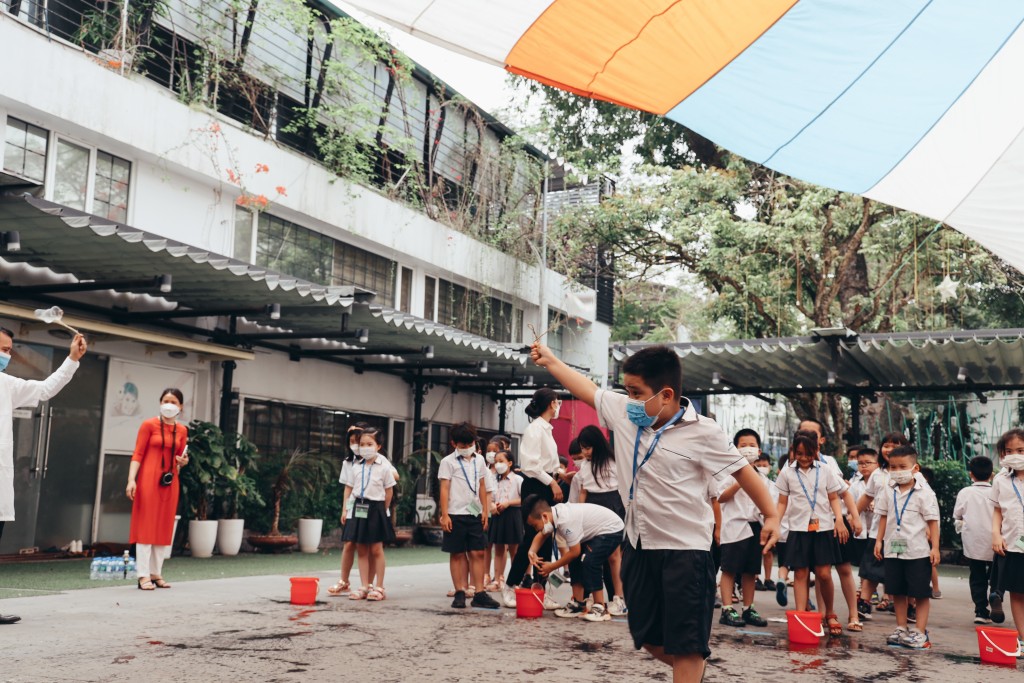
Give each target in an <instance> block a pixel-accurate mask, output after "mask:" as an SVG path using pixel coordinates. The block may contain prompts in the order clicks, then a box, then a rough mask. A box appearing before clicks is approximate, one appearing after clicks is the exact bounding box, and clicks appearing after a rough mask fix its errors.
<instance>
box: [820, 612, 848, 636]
mask: <svg viewBox="0 0 1024 683" xmlns="http://www.w3.org/2000/svg"><path fill="white" fill-rule="evenodd" d="M821 623H822V625H823V626H825V627H826V628H828V634H829V635H830V636H841V635H843V625H842V624H840V623H839V617H838V616H836V615H835V614H827V615H825V618H824V619H822V620H821Z"/></svg>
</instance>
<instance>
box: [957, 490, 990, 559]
mask: <svg viewBox="0 0 1024 683" xmlns="http://www.w3.org/2000/svg"><path fill="white" fill-rule="evenodd" d="M995 511H996V504H995V501H993V500H992V484H991V482H987V481H976V482H974V483H973V484H971V485H970V486H965V487H963V488H962V489H960V492H959V493H957V494H956V504H955V505H954V506H953V519H958V520H960V521H961V522H963V528H962V530H961V532H960V540H961V541H962V542H963V546H964V557H966V558H967V559H969V560H982V561H983V562H991V561H992V557H993V555H994V553H993V552H992V516H993V515H994V514H995Z"/></svg>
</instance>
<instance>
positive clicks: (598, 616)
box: [583, 605, 612, 621]
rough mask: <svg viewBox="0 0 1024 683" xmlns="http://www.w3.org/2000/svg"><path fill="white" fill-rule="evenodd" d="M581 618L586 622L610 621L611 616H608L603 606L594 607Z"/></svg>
mask: <svg viewBox="0 0 1024 683" xmlns="http://www.w3.org/2000/svg"><path fill="white" fill-rule="evenodd" d="M583 618H584V619H586V620H587V621H611V620H612V615H610V614H608V610H607V609H606V608H605V606H604V605H594V606H593V607H591V608H590V611H589V612H587V613H586V614H584V615H583Z"/></svg>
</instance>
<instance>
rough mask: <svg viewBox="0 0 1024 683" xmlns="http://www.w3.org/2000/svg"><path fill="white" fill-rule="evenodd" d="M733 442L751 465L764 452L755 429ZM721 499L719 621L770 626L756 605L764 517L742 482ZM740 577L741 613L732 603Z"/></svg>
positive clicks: (728, 490) (741, 625)
mask: <svg viewBox="0 0 1024 683" xmlns="http://www.w3.org/2000/svg"><path fill="white" fill-rule="evenodd" d="M732 443H733V445H734V446H736V450H737V451H739V454H740V455H742V456H743V457H744V458H746V459H747V462H749V463H751V464H753V463H755V462H756V461H757V459H758V457H760V455H761V435H760V434H758V433H757V432H755V431H754V430H753V429H741V430H740V431H738V432H736V434H735V436H733V438H732ZM759 474H760V473H759ZM762 476H763V475H762ZM764 482H765V486H767V485H768V483H769V482H768V478H767V477H764ZM718 502H719V504H720V505H721V506H722V579H721V592H722V615H721V617H719V619H718V623H720V624H725V625H726V626H736V627H743V626H757V627H764V626H767V625H768V620H767V619H765V618H764V617H762V616H761V615H760V614H758V612H757V609H755V608H754V587H755V580H756V579H757V575H758V573H760V571H761V559H762V556H763V552H762V550H761V545H760V541H761V516H760V514H759V513H758V511H757V507H756V506H755V505H754V502H753V501H752V500H750V496H748V495H747V494H746V493H744V492H743V490H742V489H740V485H739V483H733V484H731V485H730V486H727V487H726V488H725V490H723V491H722V493H721V495H719V497H718ZM737 577H739V580H740V591H741V594H742V597H743V613H742V615H741V614H740V613H739V612H737V611H736V608H735V607H733V606H732V604H731V603H732V593H733V589H734V588H735V586H736V579H737Z"/></svg>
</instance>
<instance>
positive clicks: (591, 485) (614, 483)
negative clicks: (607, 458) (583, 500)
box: [574, 460, 619, 493]
mask: <svg viewBox="0 0 1024 683" xmlns="http://www.w3.org/2000/svg"><path fill="white" fill-rule="evenodd" d="M575 479H580V486H582V487H583V488H584V489H586V491H587V493H610V492H612V491H618V490H619V476H618V472H617V471H616V468H615V463H614V462H610V463H608V466H607V467H606V468H605V470H604V472H602V473H601V476H597V475H595V474H594V466H593V464H592V463H591V462H590V461H589V460H584V461H583V462H582V463H581V464H580V471H579V472H577V473H576V476H575V478H574V480H575Z"/></svg>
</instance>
